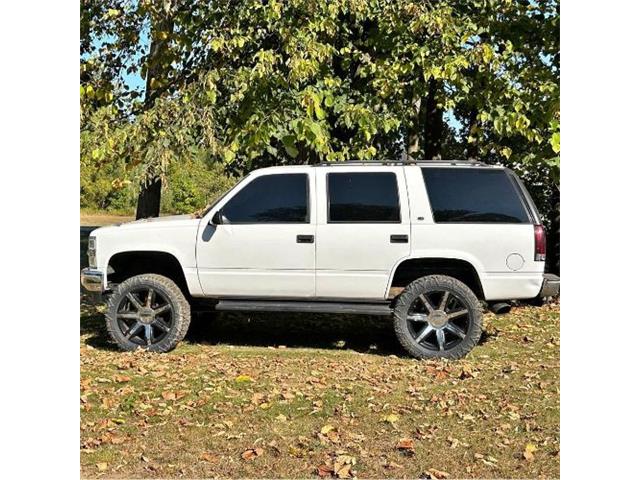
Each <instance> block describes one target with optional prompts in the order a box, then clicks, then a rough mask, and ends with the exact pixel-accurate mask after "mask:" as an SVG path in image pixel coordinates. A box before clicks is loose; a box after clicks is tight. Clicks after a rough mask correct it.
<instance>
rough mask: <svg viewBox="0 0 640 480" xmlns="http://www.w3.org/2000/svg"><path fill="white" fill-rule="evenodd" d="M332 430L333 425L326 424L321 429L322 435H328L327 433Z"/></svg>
mask: <svg viewBox="0 0 640 480" xmlns="http://www.w3.org/2000/svg"><path fill="white" fill-rule="evenodd" d="M331 430H333V426H331V425H325V426H324V427H322V428H321V429H320V433H321V434H322V435H326V434H327V433H329V432H330V431H331Z"/></svg>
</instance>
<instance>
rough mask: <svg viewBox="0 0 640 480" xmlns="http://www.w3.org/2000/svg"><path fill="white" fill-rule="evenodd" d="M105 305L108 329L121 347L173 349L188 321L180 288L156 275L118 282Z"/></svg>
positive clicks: (163, 350)
mask: <svg viewBox="0 0 640 480" xmlns="http://www.w3.org/2000/svg"><path fill="white" fill-rule="evenodd" d="M107 308H108V310H107V316H106V320H107V330H108V331H109V335H110V336H111V338H112V339H113V341H115V342H116V343H117V344H118V346H119V347H120V348H121V349H123V350H135V349H137V348H144V349H146V350H149V351H152V352H168V351H169V350H173V349H174V348H175V347H176V345H177V344H178V343H179V342H180V341H181V340H182V339H183V338H184V336H185V335H186V333H187V329H188V328H189V323H190V321H191V310H190V306H189V302H188V301H187V299H186V298H185V297H184V295H183V293H182V291H181V290H180V288H179V287H178V286H177V285H176V284H175V283H174V282H173V280H171V279H169V278H167V277H164V276H162V275H156V274H143V275H136V276H135V277H131V278H129V279H127V280H125V281H124V282H122V283H121V284H119V285H118V286H117V287H116V289H115V291H114V292H113V295H111V297H110V298H109V303H108V305H107Z"/></svg>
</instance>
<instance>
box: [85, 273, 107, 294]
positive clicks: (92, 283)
mask: <svg viewBox="0 0 640 480" xmlns="http://www.w3.org/2000/svg"><path fill="white" fill-rule="evenodd" d="M80 283H81V284H82V286H83V287H84V288H85V289H86V290H88V291H89V292H102V285H103V275H102V272H100V271H99V270H93V269H91V268H83V269H82V271H81V272H80Z"/></svg>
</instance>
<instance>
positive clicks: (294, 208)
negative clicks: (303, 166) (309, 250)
mask: <svg viewBox="0 0 640 480" xmlns="http://www.w3.org/2000/svg"><path fill="white" fill-rule="evenodd" d="M307 178H308V177H307V175H306V174H305V173H290V174H289V173H284V174H274V175H263V176H261V177H258V178H256V179H255V180H253V181H252V182H250V183H249V184H248V185H246V186H245V187H244V188H243V189H242V190H240V191H239V192H238V193H237V195H235V196H234V197H233V198H232V199H231V200H229V202H228V203H227V204H226V205H225V206H224V207H223V209H222V213H223V214H224V216H225V217H226V218H227V220H228V221H229V223H309V199H308V197H309V195H308V180H307Z"/></svg>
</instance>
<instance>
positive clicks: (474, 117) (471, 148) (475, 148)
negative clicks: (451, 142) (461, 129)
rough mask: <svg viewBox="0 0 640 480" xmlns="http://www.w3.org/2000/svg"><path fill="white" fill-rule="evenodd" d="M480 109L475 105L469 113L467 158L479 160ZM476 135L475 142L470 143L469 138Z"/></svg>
mask: <svg viewBox="0 0 640 480" xmlns="http://www.w3.org/2000/svg"><path fill="white" fill-rule="evenodd" d="M478 127H479V125H478V109H477V108H475V107H473V108H472V109H471V112H470V113H469V131H468V132H467V159H468V160H477V159H478V155H479V152H480V148H479V145H478V143H480V136H479V135H478V134H477V133H478V132H477V130H478ZM471 136H474V138H475V140H474V141H473V143H469V142H468V139H469V138H471Z"/></svg>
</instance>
